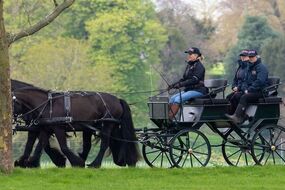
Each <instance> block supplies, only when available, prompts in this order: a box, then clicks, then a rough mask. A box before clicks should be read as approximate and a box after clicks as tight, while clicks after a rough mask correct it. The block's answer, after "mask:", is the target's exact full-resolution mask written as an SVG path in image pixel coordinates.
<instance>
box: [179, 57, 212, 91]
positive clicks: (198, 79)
mask: <svg viewBox="0 0 285 190" xmlns="http://www.w3.org/2000/svg"><path fill="white" fill-rule="evenodd" d="M204 78H205V68H204V66H203V64H202V63H201V62H200V61H199V60H197V61H194V62H188V64H187V67H186V69H185V71H184V74H183V77H182V79H180V80H179V82H178V83H179V87H185V89H184V91H185V92H186V91H190V90H194V91H198V92H201V93H202V94H207V93H208V89H207V88H206V87H205V86H204Z"/></svg>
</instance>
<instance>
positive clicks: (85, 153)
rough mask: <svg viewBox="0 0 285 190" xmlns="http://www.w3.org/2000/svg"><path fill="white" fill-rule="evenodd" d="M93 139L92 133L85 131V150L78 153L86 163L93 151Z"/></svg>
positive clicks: (83, 137)
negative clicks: (91, 150)
mask: <svg viewBox="0 0 285 190" xmlns="http://www.w3.org/2000/svg"><path fill="white" fill-rule="evenodd" d="M91 138H92V132H91V131H86V130H84V131H83V132H82V140H83V150H82V152H81V153H78V155H79V156H80V157H81V158H82V159H83V160H85V161H86V159H87V156H88V154H89V152H90V149H91Z"/></svg>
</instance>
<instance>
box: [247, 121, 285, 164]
mask: <svg viewBox="0 0 285 190" xmlns="http://www.w3.org/2000/svg"><path fill="white" fill-rule="evenodd" d="M261 140H262V141H263V142H264V143H263V144H261V143H259V142H260V141H261ZM251 147H252V157H253V159H254V161H255V162H256V163H257V164H259V165H270V164H271V165H275V164H276V165H284V164H285V129H284V128H283V127H280V126H278V125H267V126H264V127H262V128H261V129H260V130H259V131H258V132H257V133H256V134H255V135H254V136H253V140H252V145H251ZM261 155H262V158H261Z"/></svg>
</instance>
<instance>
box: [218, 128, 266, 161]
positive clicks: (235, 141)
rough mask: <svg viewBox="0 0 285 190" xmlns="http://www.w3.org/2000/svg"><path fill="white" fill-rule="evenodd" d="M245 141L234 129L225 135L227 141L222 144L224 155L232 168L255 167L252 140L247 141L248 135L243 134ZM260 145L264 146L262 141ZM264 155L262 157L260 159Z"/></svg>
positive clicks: (261, 156)
mask: <svg viewBox="0 0 285 190" xmlns="http://www.w3.org/2000/svg"><path fill="white" fill-rule="evenodd" d="M241 135H244V137H245V138H244V139H243V138H242V137H241V136H240V135H239V134H238V133H237V132H236V131H235V130H233V129H230V130H229V131H228V132H227V133H226V134H225V139H226V140H223V143H222V154H223V157H224V159H225V161H226V162H227V164H229V165H230V166H253V165H256V162H255V161H254V159H253V158H252V152H251V140H246V136H245V135H247V134H246V133H243V134H241ZM258 143H260V144H264V143H263V141H262V140H261V139H260V140H259V142H258ZM262 158H263V154H261V155H260V159H262Z"/></svg>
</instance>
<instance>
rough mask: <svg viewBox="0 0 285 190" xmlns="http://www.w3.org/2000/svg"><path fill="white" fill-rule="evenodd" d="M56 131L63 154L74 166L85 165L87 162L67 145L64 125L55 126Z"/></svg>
mask: <svg viewBox="0 0 285 190" xmlns="http://www.w3.org/2000/svg"><path fill="white" fill-rule="evenodd" d="M54 133H55V136H56V138H57V140H58V143H59V146H60V149H61V151H62V152H63V154H64V155H65V156H66V157H67V159H68V160H69V162H70V164H71V165H72V166H78V167H84V166H85V162H84V161H83V160H82V159H81V158H80V157H78V156H76V155H75V154H74V153H73V152H72V151H71V150H70V149H69V148H68V146H67V142H66V134H65V130H64V128H63V127H61V126H58V127H54Z"/></svg>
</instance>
